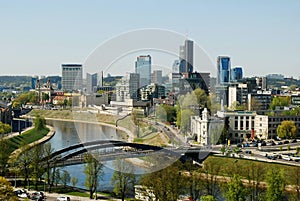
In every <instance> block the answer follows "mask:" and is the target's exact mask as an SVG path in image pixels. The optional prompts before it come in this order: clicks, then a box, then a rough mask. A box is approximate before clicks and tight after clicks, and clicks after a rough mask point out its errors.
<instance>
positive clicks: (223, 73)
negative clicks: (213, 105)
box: [217, 56, 231, 85]
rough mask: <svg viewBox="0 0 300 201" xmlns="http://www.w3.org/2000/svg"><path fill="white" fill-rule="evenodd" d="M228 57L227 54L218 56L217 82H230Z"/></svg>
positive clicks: (222, 83)
mask: <svg viewBox="0 0 300 201" xmlns="http://www.w3.org/2000/svg"><path fill="white" fill-rule="evenodd" d="M230 66H231V64H230V57H228V56H218V60H217V69H218V75H217V76H218V77H217V84H219V85H224V84H228V83H229V82H230Z"/></svg>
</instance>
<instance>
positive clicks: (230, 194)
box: [225, 174, 248, 201]
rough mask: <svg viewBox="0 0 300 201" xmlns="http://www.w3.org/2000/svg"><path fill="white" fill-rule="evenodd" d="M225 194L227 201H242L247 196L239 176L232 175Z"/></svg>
mask: <svg viewBox="0 0 300 201" xmlns="http://www.w3.org/2000/svg"><path fill="white" fill-rule="evenodd" d="M227 188H228V190H227V192H226V193H225V196H226V198H227V199H226V200H227V201H244V200H246V197H247V195H248V193H247V189H246V187H245V186H244V185H243V183H242V181H241V178H240V176H239V175H236V174H235V175H234V176H233V178H232V180H231V181H230V182H228V184H227Z"/></svg>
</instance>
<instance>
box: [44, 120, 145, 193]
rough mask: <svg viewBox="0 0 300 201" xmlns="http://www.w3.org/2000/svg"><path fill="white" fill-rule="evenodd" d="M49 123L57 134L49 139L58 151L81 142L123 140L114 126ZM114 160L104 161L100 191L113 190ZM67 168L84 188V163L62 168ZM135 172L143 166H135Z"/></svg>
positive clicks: (78, 185) (79, 185)
mask: <svg viewBox="0 0 300 201" xmlns="http://www.w3.org/2000/svg"><path fill="white" fill-rule="evenodd" d="M47 123H48V124H50V125H52V126H53V127H54V129H55V131H56V133H55V135H54V136H53V137H52V138H51V140H50V141H49V142H50V143H51V146H52V147H53V148H54V149H55V151H58V150H60V149H62V148H65V147H68V146H71V145H74V144H78V143H81V142H88V141H93V140H100V139H103V140H104V139H114V140H122V135H121V133H120V131H117V130H116V129H115V128H113V127H109V126H101V125H96V124H89V123H73V122H62V121H47ZM111 167H113V166H112V161H107V162H105V163H104V169H103V170H104V174H103V176H102V179H101V181H100V184H99V189H98V190H100V191H107V190H109V191H110V190H112V186H111V185H110V181H111V178H112V175H113V172H114V170H113V169H112V168H111ZM62 170H67V171H68V172H69V173H70V176H71V177H77V178H78V183H77V185H76V187H79V188H84V189H86V187H85V186H84V181H85V174H84V165H83V164H80V165H73V166H67V167H64V168H62ZM135 172H136V173H137V174H141V173H142V172H144V170H143V169H142V168H141V167H135Z"/></svg>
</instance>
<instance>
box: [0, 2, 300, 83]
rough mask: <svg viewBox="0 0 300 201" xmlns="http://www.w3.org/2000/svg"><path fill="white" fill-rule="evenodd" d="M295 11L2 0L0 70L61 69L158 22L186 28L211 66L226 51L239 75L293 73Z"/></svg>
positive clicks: (291, 6) (281, 5) (260, 6)
mask: <svg viewBox="0 0 300 201" xmlns="http://www.w3.org/2000/svg"><path fill="white" fill-rule="evenodd" d="M299 10H300V1H298V0H287V1H281V0H280V1H277V0H264V1H261V0H248V1H246V0H245V1H238V0H235V1H233V0H226V1H225V0H207V1H202V0H189V1H188V0H187V1H183V0H182V1H179V0H178V1H177V0H173V1H172V0H164V1H161V0H153V1H141V0H140V1H136V0H126V1H122V0H120V1H117V0H110V1H104V0H97V1H96V0H86V1H82V0H80V1H79V0H64V1H62V0H51V1H38V0H26V1H14V0H12V1H2V0H0V55H1V57H0V68H1V72H0V75H61V64H62V63H72V62H76V63H84V62H85V60H86V59H87V57H88V56H89V55H90V54H91V52H93V51H94V50H95V48H97V47H99V45H101V44H103V43H104V42H105V41H107V40H109V39H111V38H114V37H115V36H118V35H120V34H122V33H126V32H130V31H131V30H137V29H145V28H156V29H164V30H170V31H174V32H176V33H179V34H182V35H187V37H188V38H190V39H192V40H194V41H195V43H197V44H198V45H199V46H200V47H201V48H202V49H203V50H204V51H205V52H206V53H207V56H208V57H209V58H210V59H211V61H212V62H213V64H214V65H215V64H216V58H217V56H218V55H229V56H230V57H231V65H232V66H242V67H243V69H244V75H245V76H259V75H266V74H270V73H280V74H284V75H285V76H288V77H291V76H292V77H294V78H299V77H300V57H299V52H300V23H299V22H300V12H299ZM145 40H146V38H145ZM172 63H173V61H170V66H171V65H172ZM99 65H101V64H99ZM128 65H131V64H128ZM133 66H134V61H132V68H134V67H133ZM199 68H200V70H201V67H199ZM214 70H215V69H214ZM120 72H121V71H120Z"/></svg>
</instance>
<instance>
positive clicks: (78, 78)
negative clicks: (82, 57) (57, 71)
mask: <svg viewBox="0 0 300 201" xmlns="http://www.w3.org/2000/svg"><path fill="white" fill-rule="evenodd" d="M61 67H62V78H61V80H62V89H63V90H65V91H77V90H82V65H81V64H62V65H61Z"/></svg>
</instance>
